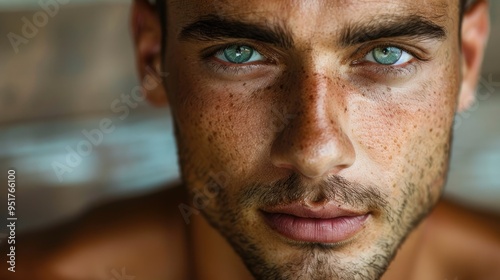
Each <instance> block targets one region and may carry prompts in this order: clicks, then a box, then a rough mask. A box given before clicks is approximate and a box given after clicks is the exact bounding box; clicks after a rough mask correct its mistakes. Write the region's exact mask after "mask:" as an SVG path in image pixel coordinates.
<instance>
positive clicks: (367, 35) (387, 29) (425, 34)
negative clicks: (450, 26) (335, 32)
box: [340, 15, 447, 46]
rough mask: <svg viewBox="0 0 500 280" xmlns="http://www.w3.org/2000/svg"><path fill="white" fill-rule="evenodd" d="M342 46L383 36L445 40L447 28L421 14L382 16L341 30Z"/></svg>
mask: <svg viewBox="0 0 500 280" xmlns="http://www.w3.org/2000/svg"><path fill="white" fill-rule="evenodd" d="M341 34H342V35H341V37H340V38H341V39H340V44H341V45H342V46H352V45H358V44H362V43H365V42H370V41H374V40H377V39H382V38H395V37H409V38H421V39H435V40H443V39H445V38H446V36H447V32H446V29H445V28H444V27H443V26H440V25H438V24H436V23H434V22H432V21H430V20H428V19H427V18H424V17H422V16H419V15H410V16H392V15H391V16H385V17H384V16H382V17H380V18H378V19H377V20H374V21H371V22H369V23H355V24H352V25H350V26H348V27H346V28H344V29H343V30H342V31H341Z"/></svg>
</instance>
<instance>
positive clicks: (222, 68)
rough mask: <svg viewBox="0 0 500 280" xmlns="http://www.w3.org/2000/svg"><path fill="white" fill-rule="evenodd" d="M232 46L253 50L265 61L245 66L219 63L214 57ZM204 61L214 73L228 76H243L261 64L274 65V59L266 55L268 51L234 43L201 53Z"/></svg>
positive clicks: (247, 44) (246, 44)
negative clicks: (243, 46) (246, 47)
mask: <svg viewBox="0 0 500 280" xmlns="http://www.w3.org/2000/svg"><path fill="white" fill-rule="evenodd" d="M234 45H245V46H249V47H251V48H253V49H254V50H256V51H258V52H259V53H261V54H262V56H264V57H265V58H266V59H267V60H266V61H262V62H260V63H258V64H257V63H247V64H229V63H225V62H223V61H220V60H218V59H216V58H215V56H216V55H218V54H222V52H224V50H225V49H227V48H228V47H231V46H234ZM201 58H202V59H203V60H204V61H207V63H208V65H209V66H210V67H211V68H212V69H213V70H214V71H215V72H216V73H224V74H229V75H239V74H245V73H249V72H251V71H252V70H254V69H256V68H259V67H262V64H275V63H276V59H275V58H273V57H272V56H271V55H268V51H265V50H262V48H260V47H256V46H254V45H253V44H249V43H246V42H234V43H228V44H225V45H219V46H216V47H214V48H210V49H209V50H207V51H205V52H204V53H202V57H201ZM242 72H244V73H242Z"/></svg>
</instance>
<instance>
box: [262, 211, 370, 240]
mask: <svg viewBox="0 0 500 280" xmlns="http://www.w3.org/2000/svg"><path fill="white" fill-rule="evenodd" d="M368 216H369V214H366V215H362V216H346V217H338V218H333V219H316V218H301V217H297V216H293V215H288V214H275V213H267V212H264V217H265V220H266V222H267V223H268V225H269V226H270V227H271V228H272V229H274V230H275V231H277V232H278V233H280V234H281V235H283V236H285V237H287V238H289V239H292V240H295V241H301V242H314V243H331V244H334V243H339V242H343V241H346V240H348V239H350V238H351V237H353V236H354V235H355V234H356V233H358V232H359V231H360V230H361V229H362V228H363V226H364V224H365V221H366V219H367V218H368Z"/></svg>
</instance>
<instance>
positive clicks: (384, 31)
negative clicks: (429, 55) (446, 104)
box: [179, 15, 447, 49]
mask: <svg viewBox="0 0 500 280" xmlns="http://www.w3.org/2000/svg"><path fill="white" fill-rule="evenodd" d="M291 34H292V33H291V32H290V31H289V30H288V29H286V28H285V27H284V25H275V26H269V25H262V24H257V23H248V22H243V21H239V20H232V19H224V18H221V17H219V16H218V15H207V16H203V17H202V18H200V19H199V20H197V21H195V22H193V23H191V24H188V25H187V26H185V27H183V28H182V30H181V32H180V34H179V40H198V41H213V40H223V39H250V40H255V41H259V42H263V43H269V44H272V45H276V46H278V47H281V48H283V49H290V48H292V47H293V45H294V40H293V36H292V35H291ZM340 34H341V36H340V45H341V46H344V47H347V46H353V45H358V44H362V43H365V42H369V41H374V40H377V39H382V38H394V37H410V38H412V37H413V38H422V39H437V40H443V39H445V38H446V36H447V32H446V29H445V28H444V27H443V26H440V25H438V24H436V23H434V22H432V21H430V20H429V19H427V18H424V17H422V16H419V15H410V16H393V15H390V16H385V17H384V16H382V17H379V18H378V19H377V20H371V21H368V22H366V23H365V22H363V23H353V24H350V25H349V26H347V27H344V28H343V29H341V31H340Z"/></svg>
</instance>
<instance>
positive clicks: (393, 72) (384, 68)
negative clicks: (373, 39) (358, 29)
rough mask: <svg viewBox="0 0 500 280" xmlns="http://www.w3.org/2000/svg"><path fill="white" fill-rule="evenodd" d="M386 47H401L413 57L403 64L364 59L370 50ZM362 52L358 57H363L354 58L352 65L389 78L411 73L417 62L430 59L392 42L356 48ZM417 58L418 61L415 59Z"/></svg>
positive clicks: (358, 51) (357, 51)
mask: <svg viewBox="0 0 500 280" xmlns="http://www.w3.org/2000/svg"><path fill="white" fill-rule="evenodd" d="M386 47H396V48H398V49H401V50H402V51H404V52H406V53H408V54H409V55H411V56H412V57H413V59H412V60H410V61H408V62H407V63H405V64H403V65H396V66H394V65H383V64H375V63H371V62H368V61H366V60H363V59H364V58H365V57H366V56H367V55H368V54H369V53H370V52H372V51H373V50H375V49H376V48H386ZM365 49H368V50H367V51H363V50H365ZM360 52H361V53H362V55H359V56H357V57H361V59H354V61H353V62H352V63H351V66H354V67H361V68H363V69H368V71H370V72H372V73H375V74H376V75H380V76H385V77H389V78H395V77H402V76H405V75H409V74H411V72H412V71H414V70H415V67H416V64H417V62H426V61H428V59H425V58H423V57H422V56H420V55H418V54H416V53H415V52H414V51H411V50H409V49H408V48H406V47H404V46H401V45H399V44H396V43H394V44H392V43H385V44H378V45H371V46H368V47H360V48H358V49H357V50H356V52H355V53H360ZM415 60H416V61H415Z"/></svg>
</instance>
